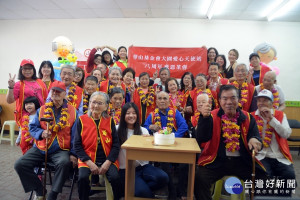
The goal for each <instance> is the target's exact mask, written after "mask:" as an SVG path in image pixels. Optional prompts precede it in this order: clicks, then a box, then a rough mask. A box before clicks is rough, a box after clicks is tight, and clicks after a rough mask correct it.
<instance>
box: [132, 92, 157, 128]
mask: <svg viewBox="0 0 300 200" xmlns="http://www.w3.org/2000/svg"><path fill="white" fill-rule="evenodd" d="M133 102H134V104H135V105H136V106H137V107H138V109H139V114H140V123H141V124H142V116H143V115H144V116H145V119H147V117H148V116H149V114H150V113H151V112H154V109H155V106H156V104H155V102H156V97H155V95H154V102H153V104H152V105H150V106H146V113H143V112H142V101H141V99H140V95H139V92H138V90H137V89H135V90H134V93H133Z"/></svg>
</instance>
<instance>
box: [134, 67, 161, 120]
mask: <svg viewBox="0 0 300 200" xmlns="http://www.w3.org/2000/svg"><path fill="white" fill-rule="evenodd" d="M139 81H140V84H139V87H138V88H136V89H135V91H134V93H133V96H132V98H133V102H134V103H135V105H137V107H138V109H139V115H140V117H139V118H140V122H139V123H140V124H141V125H144V123H145V120H146V119H147V117H148V115H149V114H150V113H151V112H153V111H154V109H155V107H156V104H155V101H156V97H155V95H156V94H155V90H154V88H153V87H152V86H149V83H150V75H149V74H148V73H147V72H142V73H141V74H140V76H139Z"/></svg>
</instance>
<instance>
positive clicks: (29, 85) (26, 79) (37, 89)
mask: <svg viewBox="0 0 300 200" xmlns="http://www.w3.org/2000/svg"><path fill="white" fill-rule="evenodd" d="M15 77H16V75H14V76H12V75H11V74H9V80H8V92H7V95H6V101H7V103H8V104H11V103H14V102H15V101H16V110H15V120H16V122H17V124H18V126H20V120H21V118H22V116H23V114H25V111H24V110H23V101H24V99H26V98H27V97H30V96H35V97H37V98H38V100H39V103H40V105H41V106H42V105H44V104H45V101H46V98H47V95H48V91H47V86H46V84H45V83H44V82H43V81H42V80H41V79H37V77H36V70H35V67H34V63H33V61H32V60H30V59H24V60H22V62H21V65H20V69H19V74H18V79H19V80H20V81H18V82H17V83H15Z"/></svg>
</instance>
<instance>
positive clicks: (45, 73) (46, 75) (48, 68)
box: [38, 60, 55, 91]
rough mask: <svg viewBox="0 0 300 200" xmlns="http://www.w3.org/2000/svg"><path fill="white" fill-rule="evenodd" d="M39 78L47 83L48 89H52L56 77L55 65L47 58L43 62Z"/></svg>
mask: <svg viewBox="0 0 300 200" xmlns="http://www.w3.org/2000/svg"><path fill="white" fill-rule="evenodd" d="M38 74H39V79H42V81H43V82H44V83H45V84H46V86H47V89H48V91H49V90H50V89H51V87H52V84H53V82H54V81H55V79H54V69H53V65H52V63H51V62H50V61H49V60H45V61H43V62H42V63H41V66H40V68H39V72H38Z"/></svg>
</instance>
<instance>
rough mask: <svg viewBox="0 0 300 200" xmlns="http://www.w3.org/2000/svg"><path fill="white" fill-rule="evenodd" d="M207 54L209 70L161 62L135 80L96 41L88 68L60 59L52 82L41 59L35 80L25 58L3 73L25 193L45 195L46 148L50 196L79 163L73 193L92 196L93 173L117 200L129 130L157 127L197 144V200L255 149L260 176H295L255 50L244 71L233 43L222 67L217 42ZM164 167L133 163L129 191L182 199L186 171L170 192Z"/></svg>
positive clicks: (122, 52) (282, 120)
mask: <svg viewBox="0 0 300 200" xmlns="http://www.w3.org/2000/svg"><path fill="white" fill-rule="evenodd" d="M105 48H107V49H110V50H111V51H112V52H113V56H112V55H111V54H110V52H109V51H103V50H104V49H105ZM97 50H101V51H102V55H99V54H97V53H96V52H97ZM207 55H208V60H207V64H208V72H207V74H201V73H200V74H197V75H196V76H195V77H194V75H193V74H192V73H190V72H185V73H183V75H182V77H181V80H180V82H178V80H177V79H176V78H173V77H171V74H170V71H169V69H168V68H161V69H160V70H159V72H158V74H157V73H154V75H153V77H150V74H149V73H147V72H143V73H141V74H139V75H138V77H139V83H137V82H136V80H135V77H136V74H135V71H134V69H132V68H130V67H129V66H128V65H127V49H126V48H125V47H123V46H122V47H120V48H119V49H118V51H117V50H116V49H114V48H112V47H109V46H102V47H95V48H94V49H92V51H91V53H90V56H89V58H88V61H87V67H86V69H85V70H84V69H81V68H78V67H77V68H74V67H73V66H70V65H63V66H62V67H61V71H60V77H61V81H56V80H54V70H53V66H52V64H51V62H49V61H44V62H42V64H41V66H40V68H39V71H38V76H37V73H36V69H35V66H34V63H33V61H32V60H30V59H24V60H22V62H21V64H20V68H19V74H18V79H19V81H18V82H15V75H14V76H12V75H11V74H10V75H9V80H8V88H9V90H8V93H7V102H8V103H13V102H15V101H16V111H15V119H16V122H17V124H18V126H19V127H20V133H19V137H18V139H17V141H16V144H17V145H20V147H21V149H22V152H23V154H24V155H23V156H22V157H20V159H19V160H17V161H16V163H15V170H16V172H17V173H18V175H19V177H20V180H21V183H22V185H23V187H24V190H25V192H29V191H33V190H34V191H35V192H36V196H37V199H42V198H43V196H45V194H44V191H43V185H42V183H41V180H40V179H39V178H38V176H37V174H36V173H35V171H34V169H35V167H36V166H37V164H40V163H43V162H44V161H45V153H47V158H48V159H49V160H50V162H52V163H53V164H54V166H55V176H54V181H53V184H52V188H51V191H50V192H47V199H49V200H52V199H56V198H57V195H58V193H60V192H61V191H62V187H63V184H64V182H65V180H66V179H67V178H68V173H69V171H70V168H72V166H73V167H76V166H78V169H79V170H78V171H79V174H78V193H79V198H80V199H88V198H89V195H90V176H92V177H94V176H98V175H106V177H107V179H108V181H109V182H110V183H111V186H112V190H113V194H114V199H120V198H122V197H123V196H124V190H125V185H124V183H125V155H126V153H125V150H124V149H121V148H120V146H121V145H122V144H123V143H124V142H125V141H126V140H127V139H128V138H129V137H130V136H131V135H152V134H153V133H155V132H157V131H159V130H160V129H163V128H164V127H167V128H169V129H171V130H172V131H173V132H174V133H175V137H193V138H196V140H197V142H198V144H199V146H200V147H201V149H202V153H201V154H200V155H199V156H198V158H197V169H196V177H195V197H196V199H201V200H202V199H211V191H210V188H211V185H212V184H213V183H214V182H216V181H217V180H219V179H221V178H222V177H223V176H225V175H235V176H237V177H239V178H241V179H243V180H245V179H247V178H248V179H250V177H251V169H252V166H251V151H252V150H254V151H255V152H256V164H257V166H256V167H257V176H258V177H263V178H265V179H266V178H271V177H275V176H279V177H281V178H284V179H295V172H294V169H293V165H292V157H291V154H290V152H289V147H288V144H287V140H286V139H287V138H288V137H289V135H290V134H291V129H290V127H289V125H288V122H287V118H286V115H285V114H284V113H283V109H284V108H285V106H284V101H285V100H284V94H283V92H282V90H281V88H280V87H279V86H278V85H277V84H276V74H275V73H274V72H272V71H271V70H270V69H266V68H263V67H262V66H261V65H260V57H259V55H258V54H256V53H252V54H250V56H249V62H250V63H251V67H250V69H249V68H248V67H247V65H246V64H243V63H237V59H238V56H239V53H238V51H237V50H236V49H231V50H230V51H229V53H228V60H229V62H230V65H229V66H228V67H226V58H225V56H224V55H219V54H218V51H217V49H216V48H213V47H212V48H209V49H208V50H207ZM157 76H159V81H156V79H157ZM250 113H251V114H250ZM45 119H46V120H45ZM46 149H47V151H46ZM237 166H238V167H237ZM171 167H172V165H171V164H169V163H167V164H166V163H156V164H155V165H153V164H151V163H149V162H148V161H142V160H137V161H136V178H135V181H136V184H135V195H136V196H138V197H147V198H152V197H154V193H153V191H154V190H156V189H158V188H162V187H163V186H166V185H168V192H169V199H175V198H176V196H177V195H179V196H180V197H182V199H184V198H185V196H186V193H185V191H184V189H183V188H184V187H186V185H185V182H186V179H187V166H186V165H184V164H182V165H179V168H180V169H182V172H183V173H182V175H181V176H180V177H179V181H178V182H179V183H178V187H177V188H179V191H177V192H176V189H175V186H174V180H173V176H174V174H172V170H171ZM185 172H186V173H185ZM95 180H96V181H98V180H97V179H93V178H92V182H93V181H95ZM177 193H178V194H177Z"/></svg>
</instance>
